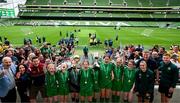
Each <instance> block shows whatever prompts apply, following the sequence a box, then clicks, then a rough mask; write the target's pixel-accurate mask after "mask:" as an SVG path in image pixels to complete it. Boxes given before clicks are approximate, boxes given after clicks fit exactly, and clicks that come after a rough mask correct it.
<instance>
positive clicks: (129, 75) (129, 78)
mask: <svg viewBox="0 0 180 103" xmlns="http://www.w3.org/2000/svg"><path fill="white" fill-rule="evenodd" d="M127 72H128V75H127V76H128V82H131V77H132V70H129V69H128V70H127Z"/></svg>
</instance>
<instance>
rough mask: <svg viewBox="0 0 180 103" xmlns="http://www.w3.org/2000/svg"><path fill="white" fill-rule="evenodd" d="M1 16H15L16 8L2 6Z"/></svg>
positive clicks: (0, 9)
mask: <svg viewBox="0 0 180 103" xmlns="http://www.w3.org/2000/svg"><path fill="white" fill-rule="evenodd" d="M0 16H3V17H14V16H15V12H14V9H6V8H0Z"/></svg>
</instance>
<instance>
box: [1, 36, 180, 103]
mask: <svg viewBox="0 0 180 103" xmlns="http://www.w3.org/2000/svg"><path fill="white" fill-rule="evenodd" d="M60 35H61V33H60ZM92 36H94V35H91V36H90V37H92ZM43 42H44V43H43V45H42V46H41V47H35V46H33V45H32V42H31V40H29V39H25V40H24V45H23V46H21V47H15V48H14V47H12V46H11V44H10V42H9V41H8V40H7V39H6V42H4V43H1V44H0V54H1V58H0V59H1V60H0V61H1V63H0V64H1V65H0V100H1V102H2V103H4V102H16V100H17V95H16V92H18V94H19V96H20V100H21V102H31V103H36V102H37V101H38V100H37V95H38V93H39V92H40V94H41V97H42V98H43V101H42V102H48V103H53V102H55V103H56V102H60V103H65V102H70V101H71V102H74V103H78V102H85V101H88V102H102V103H104V102H105V103H108V102H117V103H118V102H120V101H123V102H124V103H133V101H134V99H133V98H135V97H133V94H136V96H137V97H138V102H139V103H142V102H143V103H152V102H153V100H154V85H155V84H157V85H159V89H158V91H159V92H160V96H161V102H162V103H169V100H170V98H172V95H173V93H174V91H175V88H176V84H177V82H178V79H179V68H180V64H179V63H180V51H179V46H178V45H173V46H172V49H171V50H165V48H164V47H159V46H158V45H155V46H154V47H153V48H151V49H149V50H144V48H143V46H141V45H138V46H137V47H136V46H135V45H129V46H125V47H124V48H121V47H118V48H114V47H113V46H112V43H111V42H110V41H109V42H108V43H107V45H106V50H105V52H104V54H99V53H98V52H96V53H90V52H89V49H88V47H84V48H83V55H81V56H79V55H76V54H75V46H74V37H73V35H71V37H70V38H69V39H61V40H60V41H59V43H58V46H59V47H58V48H56V47H54V46H51V44H50V43H47V42H46V40H45V39H44V40H43ZM16 87H17V89H16ZM121 94H123V96H122V95H121ZM69 97H70V98H71V100H70V101H69V99H68V98H69Z"/></svg>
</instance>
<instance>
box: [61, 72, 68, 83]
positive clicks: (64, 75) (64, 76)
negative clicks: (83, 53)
mask: <svg viewBox="0 0 180 103" xmlns="http://www.w3.org/2000/svg"><path fill="white" fill-rule="evenodd" d="M61 76H62V81H63V82H65V81H66V78H67V71H65V72H64V73H63V72H62V75H61Z"/></svg>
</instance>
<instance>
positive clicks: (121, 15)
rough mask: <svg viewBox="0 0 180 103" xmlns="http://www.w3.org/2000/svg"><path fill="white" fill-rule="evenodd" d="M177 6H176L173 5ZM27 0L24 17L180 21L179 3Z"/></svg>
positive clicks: (22, 8)
mask: <svg viewBox="0 0 180 103" xmlns="http://www.w3.org/2000/svg"><path fill="white" fill-rule="evenodd" d="M172 1H174V2H176V3H174V2H172ZM172 1H169V0H43V1H41V0H27V2H26V4H25V5H19V10H20V12H19V17H21V18H26V19H27V18H36V19H38V18H39V19H43V18H47V17H48V18H50V19H72V20H74V19H80V20H83V19H86V20H101V19H102V20H133V21H134V20H135V21H136V20H147V21H148V20H156V21H157V20H158V21H159V20H160V21H161V20H162V21H166V20H167V21H177V20H179V19H180V17H179V12H180V6H178V3H177V2H178V0H172Z"/></svg>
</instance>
